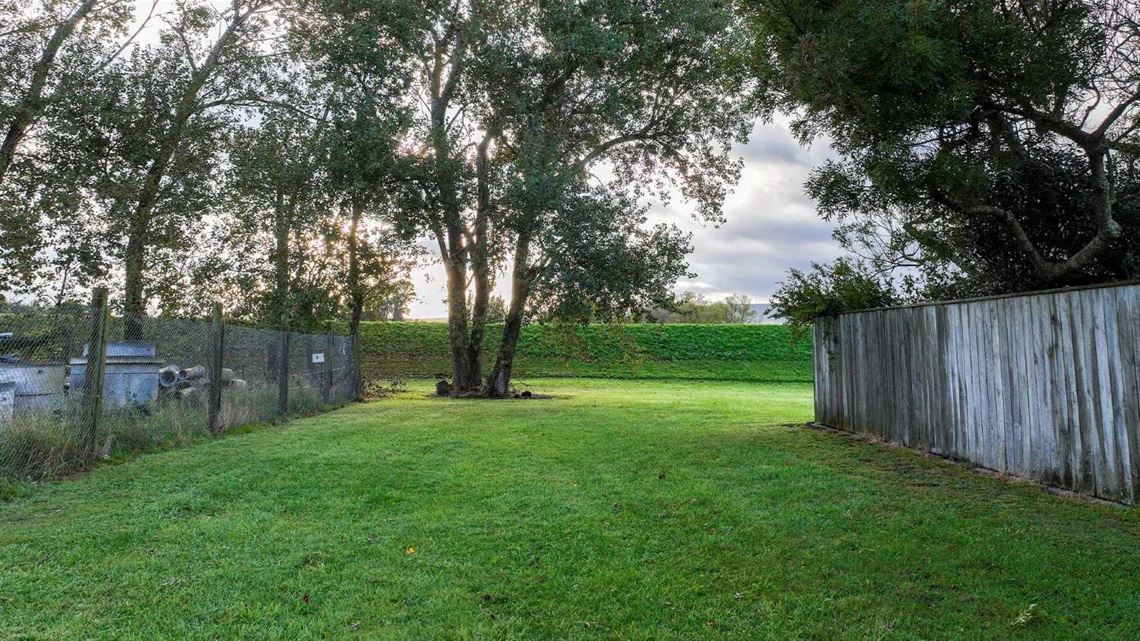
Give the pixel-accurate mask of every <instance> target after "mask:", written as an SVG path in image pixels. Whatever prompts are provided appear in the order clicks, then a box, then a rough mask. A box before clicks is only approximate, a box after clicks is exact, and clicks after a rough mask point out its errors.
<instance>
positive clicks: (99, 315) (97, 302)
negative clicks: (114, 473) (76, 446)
mask: <svg viewBox="0 0 1140 641" xmlns="http://www.w3.org/2000/svg"><path fill="white" fill-rule="evenodd" d="M110 325H111V308H110V307H109V306H108V305H107V288H106V287H96V288H95V290H94V291H93V292H92V293H91V334H90V337H89V340H88V341H87V363H86V364H85V365H84V367H85V368H86V369H85V371H84V373H83V401H82V402H83V416H82V422H83V429H84V432H85V433H84V435H83V436H84V440H85V441H86V451H85V454H86V456H87V459H88V460H89V461H90V460H94V458H95V454H96V451H97V449H98V442H97V441H98V438H99V421H100V418H101V417H102V415H103V377H104V374H105V373H106V370H107V335H108V332H109V331H110Z"/></svg>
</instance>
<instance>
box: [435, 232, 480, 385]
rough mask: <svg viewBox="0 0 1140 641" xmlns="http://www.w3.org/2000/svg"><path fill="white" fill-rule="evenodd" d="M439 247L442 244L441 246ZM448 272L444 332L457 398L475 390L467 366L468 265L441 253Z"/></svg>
mask: <svg viewBox="0 0 1140 641" xmlns="http://www.w3.org/2000/svg"><path fill="white" fill-rule="evenodd" d="M441 244H442V243H441ZM443 264H444V268H445V269H446V271H447V328H448V339H449V343H450V345H451V392H452V394H456V395H458V394H460V393H463V392H468V391H471V390H473V389H474V388H476V387H477V386H478V384H479V381H478V380H475V381H472V380H471V379H470V378H468V377H469V376H470V373H471V367H470V365H469V364H468V362H467V355H468V347H467V339H468V336H467V299H466V295H467V261H466V260H465V259H464V258H462V257H461V256H453V255H451V253H450V252H444V255H443Z"/></svg>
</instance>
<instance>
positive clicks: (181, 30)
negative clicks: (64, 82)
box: [57, 0, 273, 340]
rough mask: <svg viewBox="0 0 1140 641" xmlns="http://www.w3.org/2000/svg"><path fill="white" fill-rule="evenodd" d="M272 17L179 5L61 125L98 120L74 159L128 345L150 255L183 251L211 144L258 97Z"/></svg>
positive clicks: (262, 0) (267, 3)
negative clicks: (87, 183) (118, 270)
mask: <svg viewBox="0 0 1140 641" xmlns="http://www.w3.org/2000/svg"><path fill="white" fill-rule="evenodd" d="M272 7H273V0H247V1H245V2H235V3H234V4H233V5H231V6H230V7H229V8H227V9H225V10H222V11H215V10H213V9H212V8H210V7H208V6H206V5H180V7H179V9H178V10H177V11H176V12H175V14H174V15H173V16H171V17H170V18H168V27H167V29H165V30H164V31H163V33H162V36H161V41H160V43H159V44H158V45H157V46H155V47H145V48H144V47H140V48H137V49H135V50H134V51H133V52H132V54H131V55H130V56H129V57H128V58H127V59H126V60H125V61H124V62H123V63H122V64H116V65H113V66H112V67H111V68H109V69H108V70H107V75H106V80H105V84H104V86H103V88H102V91H100V92H98V93H96V94H95V95H94V96H93V100H95V101H97V103H96V105H95V109H94V110H93V112H89V113H73V114H71V117H70V118H69V119H68V121H69V122H68V124H70V123H75V122H85V121H86V120H89V119H90V114H91V113H93V114H94V116H95V122H94V123H93V126H91V127H89V128H88V129H87V131H84V132H82V135H84V136H86V138H84V139H82V140H80V141H79V143H80V145H81V146H80V147H79V149H81V150H82V153H83V158H82V159H81V160H83V161H86V162H87V163H89V167H88V171H90V172H91V173H92V174H93V175H94V179H93V180H94V186H93V187H94V189H95V190H96V192H97V194H98V198H100V199H101V200H102V201H103V202H105V203H106V217H107V219H108V221H109V224H110V229H111V231H113V232H114V236H115V237H116V238H115V239H113V240H112V242H113V245H115V246H116V247H115V249H116V252H117V253H119V254H120V255H121V258H122V261H123V297H124V303H123V309H124V314H125V316H126V331H125V337H126V338H127V339H128V340H138V339H139V338H141V337H142V323H141V319H142V317H143V315H144V314H145V313H146V302H147V284H148V283H147V277H148V275H149V274H150V268H151V266H152V264H151V262H152V261H153V259H154V253H155V249H156V248H158V249H162V250H166V251H170V250H175V251H176V250H178V249H180V248H182V247H183V246H184V245H183V242H184V238H185V232H186V229H187V226H188V221H187V218H189V219H190V220H194V219H196V218H199V217H201V216H202V214H204V212H205V200H203V199H202V195H203V194H204V193H205V192H203V191H202V189H206V190H208V189H209V188H210V187H211V186H213V184H214V183H213V182H212V181H211V167H212V162H214V161H215V160H216V158H217V151H216V150H217V148H218V147H219V145H218V144H217V142H218V141H217V138H216V136H217V135H218V134H219V130H220V129H221V128H223V127H224V126H226V124H227V123H229V122H232V121H233V119H235V118H236V117H237V113H236V112H237V110H238V109H239V108H240V106H241V105H242V104H244V103H247V102H249V101H250V100H252V99H254V98H255V97H256V96H257V95H259V85H258V81H259V80H260V78H259V77H258V75H257V69H258V67H259V65H258V62H259V61H260V60H262V59H263V56H262V55H261V52H260V51H259V50H258V46H259V45H258V43H257V36H258V34H259V33H262V30H263V29H264V28H265V27H266V21H265V20H266V19H265V14H266V12H267V11H269V10H270V9H271V8H272ZM78 108H80V109H83V108H84V107H82V106H80V107H78ZM57 148H58V145H57ZM199 188H201V189H199ZM187 199H189V200H190V201H191V202H189V203H188V202H186V201H187ZM180 201H181V202H180ZM119 235H121V238H122V239H123V240H122V242H121V243H120V242H118V240H117V237H119Z"/></svg>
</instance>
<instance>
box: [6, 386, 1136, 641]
mask: <svg viewBox="0 0 1140 641" xmlns="http://www.w3.org/2000/svg"><path fill="white" fill-rule="evenodd" d="M537 383H538V385H537V386H536V388H537V389H539V390H541V391H546V392H551V393H553V394H554V395H555V396H557V398H555V399H553V400H542V401H462V400H451V399H447V400H442V399H433V398H429V397H428V394H427V392H428V385H429V384H428V383H427V382H426V381H425V382H421V383H417V388H416V389H415V390H414V391H413V392H411V393H408V394H404V395H400V396H397V397H396V398H393V399H388V400H385V401H381V402H377V403H372V404H368V405H357V406H352V407H349V408H346V409H343V410H340V411H337V412H333V413H331V414H326V415H323V416H320V417H314V418H309V419H303V420H298V421H295V422H293V423H290V424H288V425H286V426H284V427H281V428H273V429H268V430H263V431H259V432H255V433H251V434H246V435H242V436H239V437H233V438H226V439H221V440H216V441H210V442H208V443H204V444H202V445H198V446H193V447H189V448H186V449H181V450H175V451H170V452H164V453H159V454H154V455H149V456H146V457H143V458H140V459H136V460H133V461H130V462H128V463H124V464H122V465H119V466H111V467H102V468H99V469H96V470H95V471H94V472H92V473H91V474H90V475H88V476H86V477H84V478H82V479H77V480H74V481H70V482H65V483H57V484H52V485H49V486H46V487H42V488H39V489H37V490H36V491H35V492H34V493H33V494H32V495H31V496H30V497H26V498H23V499H20V500H19V501H17V502H16V503H12V504H8V505H0V567H2V568H4V571H3V572H0V638H4V639H155V638H171V639H175V638H176V639H190V640H193V639H289V640H297V639H317V638H334V639H342V638H343V639H609V638H620V639H708V638H723V639H748V640H755V639H780V640H784V639H900V640H901V639H987V640H988V639H1130V638H1138V637H1140V620H1138V619H1137V618H1136V616H1135V611H1136V608H1137V607H1138V606H1140V584H1138V583H1137V582H1136V580H1135V577H1136V576H1137V575H1138V574H1140V556H1138V555H1136V554H1135V553H1134V551H1135V550H1136V549H1137V547H1140V519H1138V517H1137V515H1136V512H1134V511H1131V510H1128V511H1125V510H1121V509H1118V508H1114V507H1105V506H1095V505H1087V504H1082V503H1077V502H1075V501H1072V500H1067V499H1062V498H1058V497H1054V496H1052V495H1049V494H1047V493H1045V492H1043V491H1042V490H1040V489H1039V488H1036V487H1033V486H1027V485H1014V484H1010V483H1006V482H1003V481H1001V480H997V479H993V478H988V477H983V476H980V475H977V474H974V473H971V472H970V471H968V470H966V469H963V468H960V467H954V466H950V465H948V464H945V463H941V462H937V461H931V460H928V459H925V458H922V457H920V456H918V455H915V454H913V453H911V452H907V451H903V450H895V449H888V448H884V447H880V446H875V445H872V444H868V443H864V442H859V441H852V440H848V439H843V438H840V437H838V436H835V435H832V434H827V433H821V432H815V431H811V430H807V429H805V428H803V427H799V426H789V425H787V423H792V422H797V423H798V422H802V421H804V420H805V419H807V418H808V417H809V416H810V405H811V391H810V387H809V386H808V385H804V384H798V385H757V384H741V383H682V382H653V383H647V382H614V381H597V380H558V381H549V380H548V381H537Z"/></svg>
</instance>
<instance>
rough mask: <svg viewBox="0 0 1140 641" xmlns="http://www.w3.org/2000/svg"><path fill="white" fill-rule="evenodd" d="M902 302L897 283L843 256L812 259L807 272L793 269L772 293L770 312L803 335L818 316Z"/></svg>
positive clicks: (770, 314) (769, 313)
mask: <svg viewBox="0 0 1140 641" xmlns="http://www.w3.org/2000/svg"><path fill="white" fill-rule="evenodd" d="M900 302H902V301H901V299H900V298H899V296H898V295H897V294H896V292H895V288H894V285H893V283H891V282H890V281H888V280H884V279H883V278H881V277H879V276H877V275H876V274H875V273H874V272H873V271H872V270H870V269H868V268H867V267H866V266H865V265H863V264H860V263H858V262H855V261H851V260H849V259H845V258H840V259H839V260H836V261H835V262H834V263H831V264H819V263H812V265H811V270H810V271H807V272H801V271H799V270H798V269H793V270H791V271H790V272H789V273H788V278H787V280H785V281H784V282H783V283H781V284H780V288H779V289H778V290H776V293H775V294H773V295H772V300H771V307H770V309H769V311H768V315H769V316H772V317H774V318H782V319H784V320H786V321H787V322H788V325H790V326H791V327H792V330H793V332H795V333H796V334H797V335H801V336H802V335H803V334H805V333H806V332H807V331H808V330H810V329H811V326H812V323H814V322H815V320H816V319H817V318H820V317H823V316H834V315H835V314H838V313H840V312H848V311H856V310H864V309H875V308H879V307H889V306H891V305H897V304H899V303H900Z"/></svg>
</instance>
